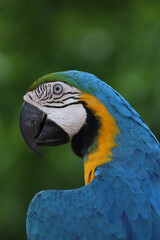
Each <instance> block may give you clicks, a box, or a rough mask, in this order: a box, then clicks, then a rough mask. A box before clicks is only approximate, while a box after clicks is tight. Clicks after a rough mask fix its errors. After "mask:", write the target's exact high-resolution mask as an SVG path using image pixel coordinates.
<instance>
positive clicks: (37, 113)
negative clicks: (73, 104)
mask: <svg viewBox="0 0 160 240" xmlns="http://www.w3.org/2000/svg"><path fill="white" fill-rule="evenodd" d="M19 126H20V130H21V133H22V136H23V138H24V140H25V142H26V143H27V145H28V146H29V147H30V148H31V149H32V151H34V152H35V153H37V154H38V155H40V156H42V154H41V153H40V151H39V149H38V145H45V146H56V145H60V144H64V143H67V142H69V135H68V134H67V133H66V132H65V131H64V130H63V129H62V128H61V127H59V126H58V125H57V124H56V123H55V122H53V121H51V120H49V119H47V115H46V114H45V113H43V112H42V111H41V110H40V109H38V108H37V107H34V106H33V105H31V104H29V103H27V102H24V104H23V106H22V109H21V112H20V118H19Z"/></svg>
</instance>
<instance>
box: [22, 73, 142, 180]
mask: <svg viewBox="0 0 160 240" xmlns="http://www.w3.org/2000/svg"><path fill="white" fill-rule="evenodd" d="M24 101H25V102H24V104H23V106H22V109H21V113H20V130H21V133H22V136H23V138H24V140H25V142H26V143H27V145H28V146H29V147H30V148H31V149H32V150H33V151H34V152H35V153H37V154H39V155H41V154H40V152H39V149H38V146H39V145H40V146H56V145H60V144H64V143H68V142H71V145H72V149H73V151H74V152H75V154H76V155H78V156H79V157H82V158H83V159H84V170H85V184H88V183H89V182H90V181H92V180H93V178H94V177H95V171H96V168H97V167H98V166H100V165H103V164H105V163H107V162H110V161H111V160H112V158H113V155H114V154H113V151H114V149H115V148H116V147H117V146H119V145H123V146H124V148H123V152H125V151H126V152H127V149H129V142H131V144H132V146H133V142H134V139H135V141H137V136H136V134H137V133H136V129H137V128H134V126H133V123H132V121H131V119H133V120H134V121H133V122H134V123H135V122H136V123H137V126H141V127H142V129H145V128H147V126H146V125H145V124H144V122H143V121H142V120H141V118H140V117H139V115H138V114H137V113H136V112H135V111H134V109H133V108H132V107H131V106H130V105H129V104H128V103H127V102H126V101H125V99H124V98H123V97H122V96H121V95H120V94H119V93H117V92H116V91H115V90H114V89H112V88H111V87H110V86H108V85H107V84H106V83H105V82H102V81H101V80H100V79H98V78H97V77H96V76H94V75H93V74H89V73H85V72H80V71H66V72H57V73H51V74H48V75H45V76H44V77H42V78H40V79H38V80H37V81H36V82H34V83H33V85H32V86H31V87H30V88H29V90H28V92H27V93H26V94H25V96H24ZM131 125H132V126H131ZM126 130H127V131H126ZM134 131H135V132H134ZM119 133H121V134H119ZM127 134H129V137H128V135H127ZM145 134H146V133H145ZM119 135H120V137H119ZM130 139H131V140H130ZM127 141H128V143H127ZM126 143H127V144H126ZM125 144H126V145H125ZM125 146H126V147H125ZM121 152H122V151H121ZM117 156H118V153H117Z"/></svg>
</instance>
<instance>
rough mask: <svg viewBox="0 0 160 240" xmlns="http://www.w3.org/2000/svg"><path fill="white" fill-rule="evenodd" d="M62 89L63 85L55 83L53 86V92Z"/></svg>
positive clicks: (56, 92)
mask: <svg viewBox="0 0 160 240" xmlns="http://www.w3.org/2000/svg"><path fill="white" fill-rule="evenodd" d="M62 91H63V87H62V86H61V85H60V84H56V85H54V87H53V93H54V94H60V93H61V92H62Z"/></svg>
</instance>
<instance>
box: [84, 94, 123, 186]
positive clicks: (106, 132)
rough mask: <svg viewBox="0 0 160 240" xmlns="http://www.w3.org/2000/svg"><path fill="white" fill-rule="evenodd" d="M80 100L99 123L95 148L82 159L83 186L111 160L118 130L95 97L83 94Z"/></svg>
mask: <svg viewBox="0 0 160 240" xmlns="http://www.w3.org/2000/svg"><path fill="white" fill-rule="evenodd" d="M81 100H82V101H84V102H85V104H86V107H87V108H88V109H90V110H91V111H92V112H93V114H94V116H95V117H96V119H97V120H98V121H99V123H100V124H99V128H98V132H97V139H96V140H97V141H96V147H94V149H92V151H91V152H90V153H88V154H86V155H85V158H84V159H85V163H84V172H85V184H88V183H89V182H91V181H92V180H93V178H94V177H95V175H94V173H95V170H96V168H97V167H98V166H100V165H102V164H104V163H107V162H109V161H111V160H112V149H113V148H114V147H116V145H117V144H116V143H115V137H116V135H117V134H119V129H118V127H117V125H116V121H115V119H114V118H113V117H112V116H111V114H110V113H109V112H108V111H107V109H106V107H105V106H104V105H103V104H102V103H101V102H100V101H99V100H98V99H97V98H96V97H94V96H92V95H90V94H86V93H83V94H82V96H81Z"/></svg>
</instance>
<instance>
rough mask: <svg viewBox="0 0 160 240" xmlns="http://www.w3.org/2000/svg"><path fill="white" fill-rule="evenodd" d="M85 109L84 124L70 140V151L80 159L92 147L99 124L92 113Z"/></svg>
mask: <svg viewBox="0 0 160 240" xmlns="http://www.w3.org/2000/svg"><path fill="white" fill-rule="evenodd" d="M84 107H85V106H84ZM85 109H86V112H87V118H86V122H85V124H84V125H83V127H82V128H81V129H80V131H79V132H78V133H77V134H76V135H75V136H74V137H73V138H72V150H73V152H74V153H75V154H76V155H77V156H79V157H82V158H83V157H84V156H85V154H86V153H88V149H89V147H90V146H92V144H93V142H94V140H95V137H96V136H98V128H99V127H100V122H99V120H98V118H97V117H95V115H94V113H93V112H92V111H91V110H90V109H89V108H87V107H85Z"/></svg>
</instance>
